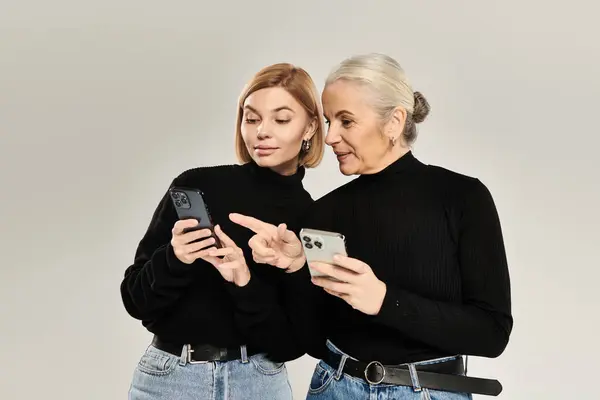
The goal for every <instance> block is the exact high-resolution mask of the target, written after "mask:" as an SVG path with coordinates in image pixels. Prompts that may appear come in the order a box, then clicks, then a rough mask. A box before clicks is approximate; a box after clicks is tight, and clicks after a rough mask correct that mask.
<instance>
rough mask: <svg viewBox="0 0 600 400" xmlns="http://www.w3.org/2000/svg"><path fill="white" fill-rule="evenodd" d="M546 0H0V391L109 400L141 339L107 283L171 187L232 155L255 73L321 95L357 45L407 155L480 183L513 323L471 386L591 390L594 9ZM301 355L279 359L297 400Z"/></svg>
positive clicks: (334, 173)
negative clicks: (407, 93)
mask: <svg viewBox="0 0 600 400" xmlns="http://www.w3.org/2000/svg"><path fill="white" fill-rule="evenodd" d="M550 3H552V2H543V1H523V0H507V1H503V2H487V1H480V0H478V1H476V0H473V1H453V2H445V1H420V2H416V1H398V0H395V1H372V2H366V1H360V2H359V1H303V2H285V1H278V2H275V1H266V0H256V1H252V2H238V1H235V2H233V1H218V2H202V1H174V2H165V1H148V0H146V1H132V0H126V1H123V0H120V1H116V0H103V1H100V0H97V1H86V2H81V1H75V0H56V1H52V2H50V1H41V0H37V1H36V0H22V1H11V0H5V1H2V2H0V163H1V168H0V177H1V180H0V185H1V187H2V198H1V204H0V217H1V219H0V220H1V229H2V234H1V241H0V246H1V251H0V255H1V259H0V324H1V325H0V326H1V329H0V335H1V340H0V357H1V362H0V398H1V399H7V400H8V399H42V398H44V399H62V400H70V399H90V400H94V399H103V400H104V399H124V398H126V393H127V390H128V388H129V382H130V378H131V375H132V372H133V369H134V367H135V365H136V363H137V361H138V358H139V357H140V355H141V354H142V352H143V351H144V349H145V347H146V346H147V344H148V342H149V340H150V335H149V334H148V333H147V332H146V331H145V330H144V329H143V328H142V326H141V325H140V324H139V323H138V322H137V321H134V320H133V319H132V318H130V317H129V316H128V315H127V314H126V312H125V310H124V309H123V307H122V305H121V299H120V296H119V283H120V280H121V277H122V274H123V272H124V270H125V268H126V267H127V266H128V265H129V264H130V262H131V261H132V257H133V252H134V250H135V247H136V245H137V242H138V240H139V239H140V237H141V235H142V234H143V232H144V230H145V228H146V226H147V224H148V222H149V218H150V216H151V214H152V212H153V210H154V207H155V205H156V203H157V201H158V200H159V198H160V196H161V195H162V194H163V191H164V190H165V189H166V187H167V186H168V184H169V182H170V180H171V179H172V178H173V177H174V176H175V175H177V174H178V173H180V172H181V171H182V170H184V169H187V168H190V167H193V166H197V165H211V164H221V163H231V162H235V158H234V151H233V127H234V119H235V105H236V100H237V96H238V94H239V92H240V91H241V89H242V86H243V85H244V83H245V82H246V81H247V80H248V79H249V78H250V77H251V75H252V74H253V73H254V72H255V71H256V70H258V69H259V68H261V67H263V66H265V65H267V64H270V63H274V62H280V61H288V62H293V63H297V64H299V65H301V66H303V67H305V68H306V69H307V70H308V71H309V72H310V73H311V74H312V75H313V77H314V79H315V80H316V82H317V84H318V86H319V88H322V85H323V80H324V78H325V75H326V73H327V72H328V71H329V69H330V68H331V67H332V66H333V65H334V63H336V62H338V61H340V60H341V59H342V58H344V57H346V56H349V55H351V54H355V53H362V52H370V51H377V52H384V53H388V54H390V55H392V56H394V57H396V58H397V59H398V60H399V61H400V62H401V63H402V65H403V66H404V67H405V69H406V70H407V72H408V74H409V76H410V77H411V79H412V81H413V83H414V87H415V89H417V90H419V91H421V92H423V93H424V94H425V95H426V96H427V98H428V99H429V101H430V103H431V105H432V113H431V115H430V118H429V119H428V120H427V121H426V122H425V123H424V124H423V125H422V126H421V131H420V137H419V139H418V141H417V143H416V146H415V154H416V155H417V156H418V157H419V158H420V159H421V160H422V161H424V162H427V163H434V164H440V165H443V166H445V167H448V168H451V169H454V170H456V171H459V172H462V173H466V174H469V175H474V176H477V177H479V178H480V179H481V180H482V181H484V182H485V183H486V184H487V185H488V186H489V188H490V189H491V191H492V193H493V195H494V197H495V200H496V202H497V206H498V209H499V212H500V215H501V218H502V224H503V228H504V232H505V237H506V246H507V251H508V258H509V261H510V270H511V277H512V282H513V286H512V288H513V301H514V316H515V328H514V332H513V336H512V338H511V341H510V344H509V346H508V348H507V350H506V352H505V353H504V354H503V355H502V356H501V357H500V358H498V359H495V360H487V359H479V358H472V359H471V361H470V373H471V374H473V375H479V376H491V377H497V378H499V379H500V380H501V381H502V383H503V384H504V387H505V391H504V393H503V394H502V395H501V396H500V397H501V398H504V399H511V400H512V399H515V400H516V399H578V398H591V397H590V396H591V394H590V393H593V391H595V389H594V388H592V387H590V384H591V383H595V382H597V380H598V377H597V372H598V368H597V362H598V361H597V360H598V357H599V356H600V354H599V353H600V351H599V350H600V349H599V344H598V339H597V335H598V314H599V312H598V305H599V302H598V294H597V293H598V290H597V288H598V282H599V281H600V273H599V272H598V269H599V268H600V262H599V261H598V256H597V254H598V253H597V249H598V243H599V239H600V237H599V233H598V232H599V230H598V225H599V223H600V217H599V213H598V211H597V207H598V204H600V196H599V192H600V190H599V186H600V177H599V175H600V174H599V168H598V156H597V153H598V147H599V144H600V143H599V139H598V122H597V118H598V115H599V113H598V106H599V101H598V99H599V98H600V79H599V78H598V71H599V70H600V66H599V60H598V57H599V50H600V44H599V43H600V42H599V41H598V38H599V37H600V27H599V26H598V24H597V23H596V20H595V16H596V15H598V11H600V10H599V6H597V5H593V4H594V3H593V2H584V1H569V2H566V3H565V2H556V4H555V5H552V4H550ZM586 3H588V5H585V4H586ZM347 180H348V178H344V177H342V175H340V174H339V172H338V170H337V164H336V161H335V159H334V157H332V154H331V153H330V152H328V153H327V155H326V157H325V160H324V162H323V164H322V165H321V166H320V167H319V169H318V170H316V171H310V172H309V173H308V174H307V177H306V181H305V182H306V187H307V188H308V189H309V190H310V192H311V193H312V194H313V196H314V197H316V198H317V197H320V196H321V195H323V194H325V193H326V192H328V191H329V190H331V189H333V188H334V187H336V186H338V185H340V184H342V183H344V182H346V181H347ZM441 334H443V332H442V333H441ZM314 363H315V360H313V359H311V358H309V357H303V358H301V359H299V360H296V361H294V362H292V363H290V364H289V366H288V368H289V371H290V374H291V379H292V384H293V387H294V391H295V394H296V396H297V398H298V399H301V398H303V395H304V393H305V392H306V387H307V385H308V380H309V377H310V375H311V373H312V369H313V366H314Z"/></svg>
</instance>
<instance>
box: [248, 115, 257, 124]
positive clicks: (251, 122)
mask: <svg viewBox="0 0 600 400" xmlns="http://www.w3.org/2000/svg"><path fill="white" fill-rule="evenodd" d="M245 121H246V123H247V124H255V123H256V122H258V119H256V118H251V117H246V119H245Z"/></svg>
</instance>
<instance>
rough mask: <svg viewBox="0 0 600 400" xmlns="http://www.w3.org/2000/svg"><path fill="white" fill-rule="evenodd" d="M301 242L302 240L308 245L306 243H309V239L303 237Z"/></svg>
mask: <svg viewBox="0 0 600 400" xmlns="http://www.w3.org/2000/svg"><path fill="white" fill-rule="evenodd" d="M302 240H304V241H305V242H307V243H308V242H310V237H308V236H303V237H302Z"/></svg>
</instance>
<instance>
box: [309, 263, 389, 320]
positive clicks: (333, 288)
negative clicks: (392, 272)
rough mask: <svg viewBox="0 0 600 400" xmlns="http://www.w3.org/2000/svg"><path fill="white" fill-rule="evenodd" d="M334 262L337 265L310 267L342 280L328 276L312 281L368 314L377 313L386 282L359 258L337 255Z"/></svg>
mask: <svg viewBox="0 0 600 400" xmlns="http://www.w3.org/2000/svg"><path fill="white" fill-rule="evenodd" d="M334 262H335V263H336V265H332V264H327V263H321V262H312V263H310V264H309V266H310V268H312V269H314V270H315V271H319V272H321V273H322V274H325V275H327V276H328V277H332V278H335V279H337V280H339V281H341V282H337V281H335V280H332V279H330V278H328V277H313V278H312V281H313V283H314V284H315V285H317V286H321V287H322V288H323V289H325V291H326V292H327V293H329V294H331V295H333V296H337V297H339V298H341V299H342V300H344V301H345V302H346V303H348V304H350V305H351V306H352V308H355V309H357V310H358V311H361V312H363V313H365V314H368V315H377V314H378V313H379V310H380V309H381V305H382V304H383V299H384V298H385V294H386V292H387V287H386V285H385V283H383V282H382V281H380V280H379V279H378V278H377V277H376V276H375V274H374V273H373V270H372V269H371V267H369V266H368V265H367V264H365V263H364V262H362V261H360V260H357V259H355V258H350V257H345V256H342V255H336V256H335V257H334Z"/></svg>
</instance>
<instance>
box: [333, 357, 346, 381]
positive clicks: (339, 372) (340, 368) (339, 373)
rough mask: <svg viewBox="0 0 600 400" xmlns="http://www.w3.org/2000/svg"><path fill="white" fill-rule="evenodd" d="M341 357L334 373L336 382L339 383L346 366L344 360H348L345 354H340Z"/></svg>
mask: <svg viewBox="0 0 600 400" xmlns="http://www.w3.org/2000/svg"><path fill="white" fill-rule="evenodd" d="M341 357H342V358H341V359H340V365H339V366H338V369H337V371H336V373H335V380H336V381H339V380H340V378H341V377H342V373H343V372H344V366H345V365H346V360H347V359H348V356H347V355H346V354H342V356H341Z"/></svg>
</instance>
